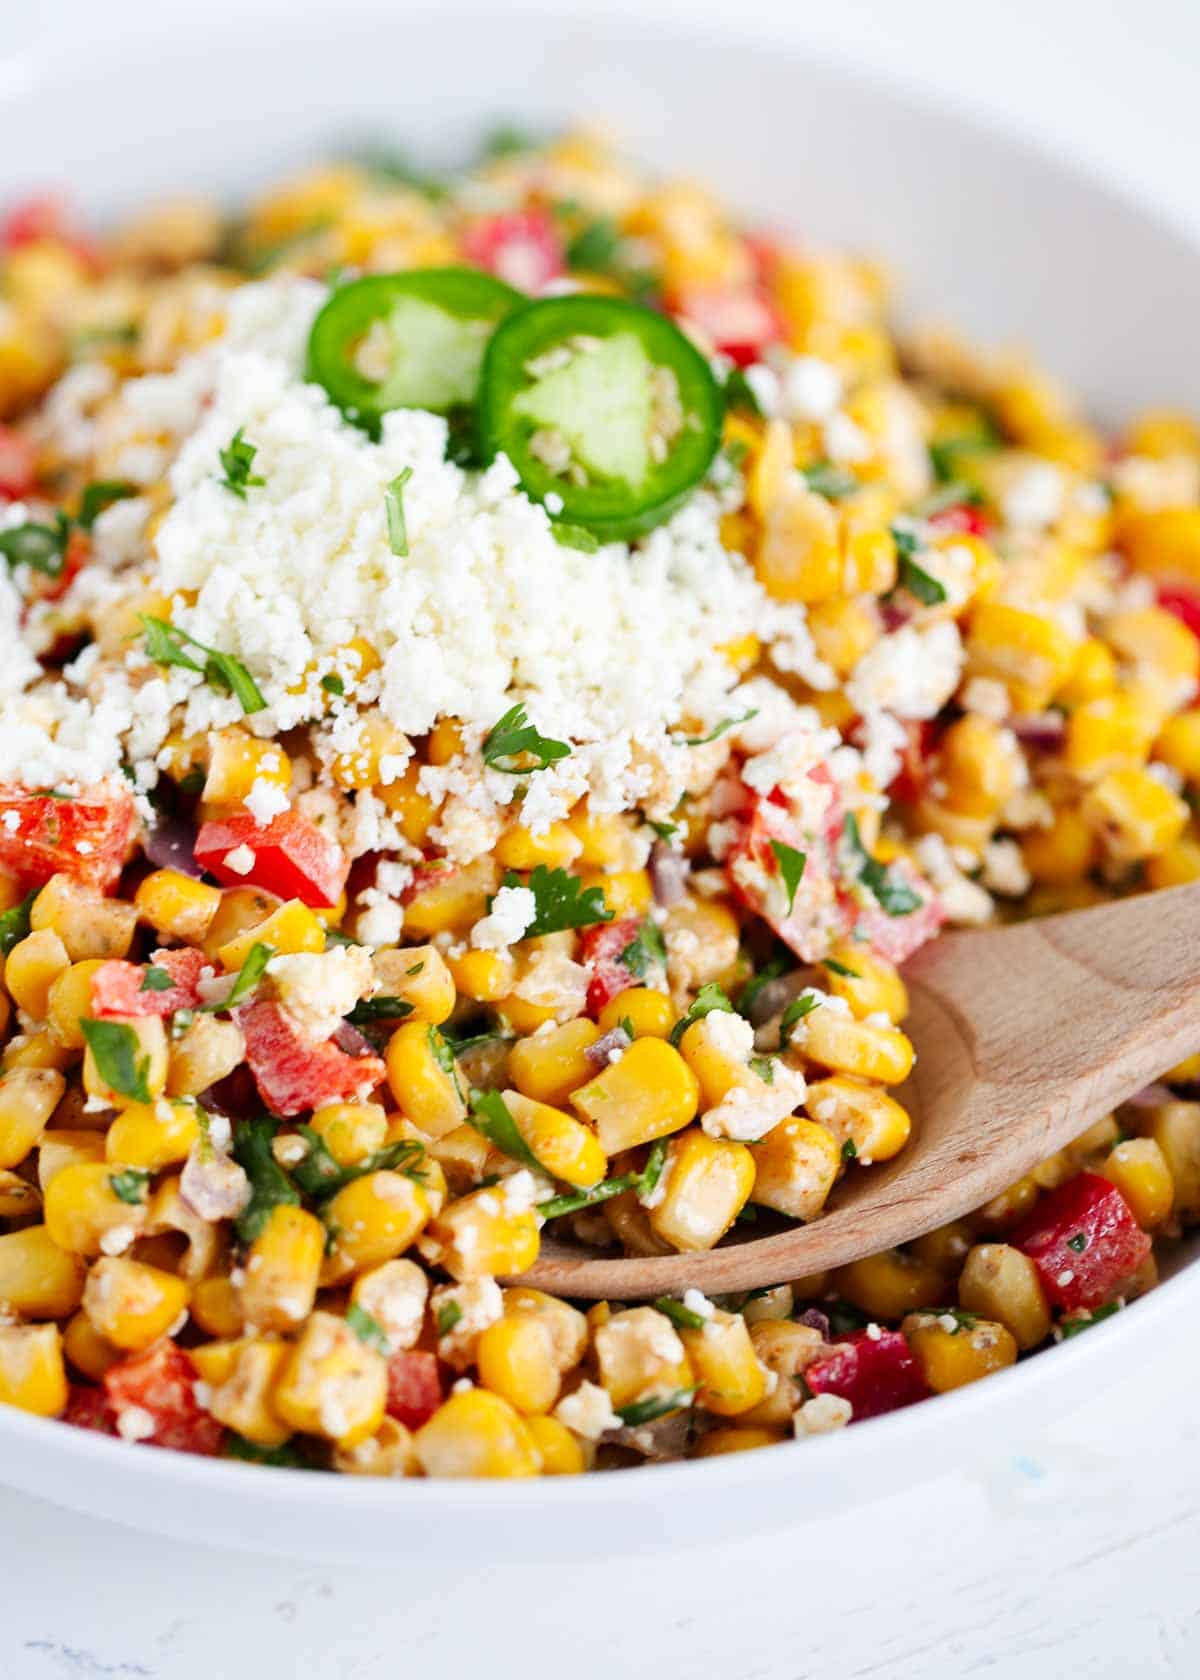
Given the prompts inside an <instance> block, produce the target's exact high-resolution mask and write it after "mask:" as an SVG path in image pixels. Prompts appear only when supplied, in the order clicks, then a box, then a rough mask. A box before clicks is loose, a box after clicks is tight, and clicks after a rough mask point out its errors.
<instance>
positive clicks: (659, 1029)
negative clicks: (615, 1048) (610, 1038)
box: [597, 986, 677, 1038]
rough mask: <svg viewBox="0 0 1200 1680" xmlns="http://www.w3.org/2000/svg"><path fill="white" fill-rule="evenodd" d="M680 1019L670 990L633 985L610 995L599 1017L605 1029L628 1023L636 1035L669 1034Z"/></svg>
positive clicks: (607, 1030)
mask: <svg viewBox="0 0 1200 1680" xmlns="http://www.w3.org/2000/svg"><path fill="white" fill-rule="evenodd" d="M676 1019H677V1015H676V1010H675V1005H674V1004H673V1003H672V1002H671V999H670V998H669V997H668V995H667V993H666V992H659V991H656V990H655V989H654V988H653V987H652V986H630V987H628V988H627V989H626V990H625V991H623V992H618V993H617V995H616V997H613V998H609V1000H608V1002H607V1003H606V1004H605V1005H604V1008H603V1009H602V1010H601V1011H600V1014H599V1016H598V1017H597V1022H598V1025H599V1027H600V1031H601V1032H602V1033H607V1032H611V1031H612V1030H613V1028H614V1027H619V1026H621V1025H623V1024H627V1025H628V1026H629V1027H630V1028H632V1031H633V1037H634V1038H668V1037H670V1033H671V1028H672V1027H673V1026H674V1025H675V1021H676Z"/></svg>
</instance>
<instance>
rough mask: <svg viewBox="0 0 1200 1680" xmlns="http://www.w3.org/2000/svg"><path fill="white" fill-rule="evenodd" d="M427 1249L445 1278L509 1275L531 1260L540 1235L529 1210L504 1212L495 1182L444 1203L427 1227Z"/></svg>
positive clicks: (526, 1265)
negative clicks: (493, 1186) (443, 1272)
mask: <svg viewBox="0 0 1200 1680" xmlns="http://www.w3.org/2000/svg"><path fill="white" fill-rule="evenodd" d="M429 1236H430V1238H431V1239H432V1240H431V1243H430V1252H431V1253H432V1254H434V1256H435V1258H436V1260H437V1263H438V1264H439V1265H441V1266H444V1267H445V1269H446V1270H447V1271H448V1272H449V1273H450V1275H451V1277H453V1278H456V1279H458V1280H459V1281H460V1282H461V1281H462V1280H463V1279H465V1278H477V1277H486V1276H489V1275H491V1276H500V1277H505V1276H508V1277H513V1276H515V1275H516V1274H517V1273H519V1272H526V1271H528V1270H529V1268H530V1266H532V1265H533V1262H534V1261H535V1260H536V1259H537V1256H538V1249H539V1247H540V1239H539V1236H538V1225H537V1219H536V1217H535V1216H534V1214H533V1213H532V1212H531V1211H530V1212H513V1213H509V1212H507V1211H506V1210H505V1206H504V1199H503V1191H502V1189H501V1188H500V1187H499V1186H497V1187H495V1188H492V1187H490V1186H489V1187H488V1188H487V1189H484V1190H475V1191H472V1193H471V1194H470V1195H467V1196H460V1197H459V1198H458V1200H457V1201H453V1202H449V1203H447V1205H446V1206H445V1207H444V1208H443V1209H442V1210H441V1212H440V1213H439V1214H438V1216H437V1218H436V1219H435V1220H434V1221H433V1223H432V1224H431V1225H430V1227H429Z"/></svg>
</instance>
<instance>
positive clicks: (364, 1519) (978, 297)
mask: <svg viewBox="0 0 1200 1680" xmlns="http://www.w3.org/2000/svg"><path fill="white" fill-rule="evenodd" d="M89 10H90V9H89ZM305 14H307V15H305ZM84 16H85V14H84V12H83V11H82V8H80V9H79V10H78V11H76V12H75V13H74V18H73V27H72V28H71V30H69V31H63V32H62V34H61V35H60V36H59V37H58V38H54V39H50V40H45V41H42V42H41V43H39V44H35V46H34V48H33V49H32V50H30V51H28V52H26V53H22V54H20V55H14V56H13V57H11V58H10V59H9V61H8V62H7V63H6V64H0V199H5V198H11V197H14V196H18V195H20V194H21V193H22V192H23V191H26V190H28V189H29V188H30V187H31V186H37V185H42V184H46V183H61V184H62V185H64V186H66V187H68V188H69V189H70V190H71V192H72V194H73V196H74V197H75V199H76V200H77V202H78V203H79V204H80V205H81V206H82V207H83V208H84V210H85V211H87V212H88V213H90V214H102V213H104V212H105V211H107V210H110V209H113V208H118V207H128V206H130V205H133V204H136V203H138V202H141V201H145V200H146V199H149V198H153V197H154V196H156V195H159V194H164V193H169V192H174V191H177V190H179V189H180V188H183V187H192V188H202V189H204V188H206V189H215V190H217V191H220V192H223V193H226V194H229V195H232V194H234V193H235V192H237V191H240V190H243V189H245V188H246V187H248V186H253V185H256V184H258V183H260V182H262V181H264V180H266V179H269V178H270V176H271V175H272V173H273V172H276V171H278V170H280V169H284V168H288V167H290V166H292V165H294V164H296V163H297V162H298V161H300V160H301V159H303V158H304V157H307V156H317V155H319V154H320V152H321V150H322V147H323V145H328V144H329V143H330V142H331V141H336V140H338V139H344V138H346V137H348V136H357V137H360V138H361V137H363V136H370V137H379V136H386V137H389V138H396V139H404V140H413V141H415V142H418V149H419V150H423V151H425V152H426V153H433V154H434V155H438V154H440V155H442V156H453V155H455V154H456V153H457V154H459V155H462V154H465V152H466V151H467V149H468V146H469V144H470V142H471V141H473V140H474V139H476V138H477V137H478V135H479V133H480V131H481V129H482V128H483V127H484V126H485V125H486V123H487V122H488V121H489V120H490V119H495V118H503V117H510V118H514V119H517V120H520V121H522V122H528V123H529V124H530V125H531V126H533V127H537V126H538V125H539V124H551V123H554V122H556V121H561V120H562V119H566V118H571V117H578V116H584V117H589V118H593V119H602V120H605V121H607V122H608V123H610V124H611V125H612V127H613V128H614V129H615V131H616V132H617V133H618V134H619V135H620V136H621V137H622V139H623V140H625V141H627V142H628V145H629V147H630V149H631V151H633V152H634V153H635V154H641V155H644V156H646V157H647V158H649V159H650V160H651V161H653V162H655V163H660V164H663V165H665V166H667V167H670V168H674V169H683V170H685V171H687V172H688V173H689V174H692V175H696V176H698V177H701V178H706V179H708V180H711V181H712V182H714V183H715V184H716V185H717V186H718V187H720V188H721V189H722V190H723V191H725V192H727V193H728V194H729V195H730V197H731V199H732V200H733V202H735V203H737V204H740V205H745V206H748V207H749V208H750V209H752V210H753V211H755V212H756V213H758V214H759V215H761V216H762V218H763V219H764V221H766V222H767V223H776V224H778V225H780V226H782V227H786V228H789V229H791V230H793V231H796V232H799V233H801V234H805V235H809V234H811V236H812V238H813V239H814V240H817V241H823V240H829V241H838V242H843V243H847V244H850V245H853V246H857V247H860V248H861V249H863V250H864V251H868V252H871V253H878V254H879V255H880V256H882V257H884V258H885V259H887V260H888V261H889V262H890V263H891V264H893V265H894V267H895V269H896V271H897V272H898V273H899V274H900V275H901V276H902V278H903V280H904V283H905V292H904V296H905V301H906V304H907V305H908V306H909V307H911V309H912V310H913V311H914V312H916V313H927V312H931V311H932V312H936V313H937V314H938V315H939V316H940V317H943V318H946V319H949V320H952V321H954V322H956V323H957V324H959V325H960V326H962V327H963V328H965V329H966V330H967V331H969V332H972V333H975V334H978V335H979V336H980V337H981V338H982V339H984V340H986V341H991V342H1007V341H1009V340H1012V339H1016V340H1020V341H1024V342H1026V343H1028V344H1029V345H1030V346H1032V347H1034V348H1035V349H1036V350H1037V351H1038V353H1039V354H1040V355H1041V356H1042V358H1043V359H1044V360H1045V361H1046V362H1047V363H1048V365H1049V366H1050V367H1051V368H1052V369H1053V370H1054V371H1055V372H1057V373H1059V374H1060V375H1061V376H1062V377H1063V378H1064V379H1065V380H1067V381H1068V383H1070V384H1071V385H1072V386H1073V387H1074V388H1075V389H1077V390H1079V391H1081V392H1082V393H1083V394H1084V396H1085V397H1086V398H1087V400H1088V402H1089V403H1090V404H1092V406H1093V407H1094V409H1095V410H1096V412H1097V413H1098V414H1100V415H1101V416H1102V417H1104V416H1111V417H1113V418H1117V417H1119V416H1121V415H1122V414H1127V413H1128V412H1129V411H1130V410H1132V409H1134V408H1136V407H1137V406H1139V405H1140V404H1143V403H1150V402H1164V401H1170V402H1178V403H1182V404H1185V405H1188V406H1190V407H1192V408H1193V409H1197V410H1200V362H1198V361H1197V360H1196V358H1194V357H1186V356H1184V355H1183V354H1182V350H1183V347H1184V346H1186V345H1188V344H1189V343H1191V342H1192V335H1193V331H1194V307H1195V298H1196V297H1197V296H1198V295H1200V251H1198V250H1197V249H1196V247H1195V246H1194V245H1192V244H1190V243H1189V242H1187V241H1186V240H1185V239H1184V238H1182V237H1181V236H1180V235H1178V234H1176V233H1175V232H1173V231H1171V230H1170V229H1169V228H1167V227H1166V226H1164V225H1163V224H1162V223H1160V222H1158V221H1156V220H1155V219H1153V218H1152V217H1151V216H1149V215H1147V214H1146V213H1145V212H1144V211H1143V210H1141V209H1139V208H1138V207H1137V206H1136V205H1135V204H1134V203H1132V202H1130V201H1129V200H1127V199H1124V198H1122V197H1120V196H1118V195H1117V194H1115V193H1113V192H1112V191H1110V190H1108V189H1107V188H1106V187H1104V186H1103V185H1102V184H1100V183H1097V182H1095V181H1091V180H1089V179H1086V178H1085V177H1083V176H1082V175H1080V174H1078V173H1076V172H1074V171H1072V170H1070V169H1068V168H1065V167H1064V166H1063V165H1062V164H1061V163H1060V162H1057V161H1056V160H1055V159H1054V158H1053V157H1051V156H1048V155H1047V154H1045V153H1044V152H1041V151H1038V150H1035V149H1033V148H1031V147H1029V146H1028V145H1027V144H1025V143H1024V142H1022V141H1021V140H1020V139H1019V138H1016V137H1014V136H1011V135H1003V134H1000V133H995V132H992V131H990V130H988V129H985V128H982V127H980V126H978V125H977V124H976V123H974V122H973V121H971V120H969V119H968V118H966V117H964V116H963V115H962V114H961V113H955V112H952V111H949V110H946V109H943V108H940V107H938V106H936V105H931V104H929V103H917V102H914V101H913V100H912V99H911V98H909V97H907V96H904V95H901V94H899V93H897V92H896V91H894V90H893V89H891V88H889V87H887V86H885V85H881V84H879V83H877V82H868V81H864V80H860V79H859V78H858V77H856V76H853V75H851V74H849V73H847V72H845V71H844V70H840V69H835V68H832V67H831V66H830V65H828V64H819V63H813V62H810V61H808V60H806V59H804V58H800V57H797V56H794V55H792V54H789V53H786V52H782V51H781V50H780V49H779V48H777V47H771V48H769V49H768V48H764V47H763V46H761V45H754V44H753V43H750V42H744V41H739V40H736V39H732V38H728V37H725V36H722V37H721V38H719V39H717V38H711V37H710V38H680V37H678V36H676V35H674V34H671V33H669V32H667V31H663V30H657V29H653V30H652V29H641V28H633V27H631V26H630V25H628V24H625V23H620V22H604V21H601V20H599V19H597V20H595V21H592V22H590V23H587V24H586V25H585V24H581V23H579V22H578V21H576V22H573V23H572V24H570V25H569V26H567V27H565V28H564V27H563V25H562V24H561V22H557V21H556V20H555V18H554V16H553V14H552V13H540V14H539V13H527V14H521V13H518V12H515V11H514V10H512V9H510V8H508V7H507V6H506V7H504V8H503V10H502V11H501V12H498V13H489V12H483V11H474V12H473V11H468V10H463V9H460V8H459V7H457V6H454V5H444V6H443V7H442V8H441V9H440V10H439V11H438V12H437V13H436V14H429V15H420V14H417V15H414V14H413V13H412V12H410V11H409V10H408V9H407V8H403V9H400V8H397V9H395V10H391V9H389V8H387V7H386V6H383V5H380V6H370V5H364V4H362V3H361V0H341V3H339V4H337V5H323V6H317V5H315V4H310V5H309V6H308V7H306V8H304V9H303V11H302V10H301V9H300V8H297V7H294V6H289V7H287V8H284V7H282V6H281V5H278V4H271V3H270V0H241V4H240V5H238V6H237V7H236V8H229V9H226V8H223V7H222V6H221V5H214V6H211V7H194V8H193V7H189V8H187V10H186V12H184V11H182V10H176V9H175V8H168V7H163V8H161V11H160V16H159V18H158V20H157V21H155V20H153V19H152V18H151V17H150V16H149V14H148V8H144V7H143V6H141V5H132V4H130V3H129V0H109V3H108V4H107V5H106V6H105V7H104V8H103V9H102V11H101V12H100V13H98V14H97V15H96V22H95V25H94V28H93V29H89V28H87V27H86V25H85V24H84V22H83V18H84ZM231 31H232V33H231ZM1194 1248H1195V1245H1194V1244H1193V1245H1192V1249H1193V1251H1194ZM1187 1257H1188V1251H1187V1250H1184V1251H1182V1252H1181V1254H1180V1256H1179V1259H1180V1261H1181V1262H1184V1261H1186V1259H1187ZM1198 1297H1200V1266H1187V1265H1186V1264H1180V1265H1179V1266H1177V1267H1176V1275H1175V1276H1173V1277H1172V1278H1171V1279H1170V1280H1169V1281H1168V1282H1167V1283H1165V1284H1164V1285H1163V1286H1162V1287H1161V1288H1160V1289H1158V1290H1156V1291H1155V1292H1154V1293H1153V1294H1152V1295H1150V1296H1149V1297H1147V1298H1146V1299H1145V1300H1143V1301H1139V1302H1138V1303H1137V1304H1136V1305H1135V1306H1133V1307H1132V1308H1131V1309H1130V1310H1129V1311H1128V1312H1127V1313H1122V1314H1120V1315H1118V1316H1117V1317H1116V1318H1114V1319H1111V1320H1109V1321H1107V1322H1106V1323H1104V1324H1102V1325H1099V1326H1098V1327H1097V1328H1096V1329H1095V1330H1092V1331H1090V1332H1089V1333H1088V1334H1087V1335H1085V1336H1081V1337H1079V1338H1077V1339H1075V1340H1073V1341H1071V1342H1069V1343H1067V1344H1065V1345H1064V1346H1062V1347H1061V1348H1058V1349H1054V1350H1051V1351H1048V1352H1047V1353H1045V1354H1042V1355H1039V1356H1038V1357H1036V1358H1034V1359H1032V1360H1030V1361H1029V1362H1027V1363H1025V1364H1022V1365H1020V1366H1018V1367H1016V1368H1015V1369H1013V1370H1011V1371H1007V1372H1005V1373H1003V1374H1002V1375H1000V1376H996V1377H993V1378H991V1379H989V1380H988V1381H987V1382H985V1383H982V1384H978V1385H976V1386H975V1387H973V1388H969V1389H965V1390H960V1391H959V1392H958V1393H957V1394H954V1395H949V1396H945V1397H943V1398H940V1399H937V1400H930V1401H927V1402H925V1403H924V1404H923V1405H920V1406H916V1407H913V1408H911V1409H910V1410H907V1411H904V1412H899V1413H894V1414H893V1415H891V1416H890V1417H886V1418H881V1419H878V1420H876V1421H874V1422H870V1423H865V1424H861V1425H858V1426H856V1427H854V1428H852V1429H850V1430H848V1431H845V1432H843V1433H842V1434H841V1435H839V1436H831V1437H828V1438H826V1439H824V1440H816V1441H810V1442H805V1443H803V1444H797V1445H793V1446H780V1447H776V1448H774V1449H772V1450H770V1451H765V1452H755V1453H742V1454H737V1455H735V1456H731V1457H726V1458H720V1459H713V1460H710V1461H708V1462H705V1463H695V1464H679V1465H670V1466H664V1467H660V1468H653V1469H643V1470H639V1471H636V1472H633V1473H628V1474H609V1475H601V1476H593V1477H580V1478H564V1479H561V1480H548V1481H545V1482H532V1483H490V1484H489V1483H484V1482H458V1483H454V1482H435V1481H430V1482H421V1481H415V1482H396V1483H388V1482H384V1483H377V1482H372V1481H369V1480H360V1479H356V1478H350V1477H336V1476H316V1475H304V1474H300V1473H296V1472H289V1471H281V1470H267V1469H261V1468H258V1467H253V1466H245V1465H241V1464H236V1463H230V1462H223V1461H213V1460H208V1459H199V1458H189V1457H186V1456H183V1455H181V1454H175V1453H169V1452H158V1451H149V1450H139V1449H137V1448H134V1447H130V1446H127V1445H126V1444H124V1443H122V1442H118V1441H113V1440H110V1439H107V1438H105V1437H102V1436H100V1435H96V1434H91V1433H88V1432H85V1431H81V1430H74V1429H68V1428H64V1427H63V1426H61V1425H59V1424H57V1423H50V1422H44V1421H42V1420H40V1419H36V1418H32V1417H29V1416H26V1415H25V1414H23V1413H19V1412H16V1411H13V1410H10V1409H8V1408H4V1407H0V1479H3V1480H4V1481H6V1482H8V1483H9V1484H11V1485H12V1486H14V1487H17V1488H22V1489H26V1490H28V1491H29V1492H30V1493H34V1494H39V1495H42V1496H43V1497H46V1498H49V1499H52V1500H55V1501H57V1502H59V1503H60V1504H63V1505H67V1506H70V1507H73V1508H75V1509H78V1510H82V1511H88V1512H91V1513H93V1514H95V1515H98V1516H107V1517H113V1518H116V1519H118V1520H121V1521H125V1522H129V1523H133V1524H137V1525H139V1526H143V1527H147V1528H153V1529H157V1530H160V1531H162V1532H164V1533H168V1534H173V1535H178V1536H180V1537H184V1538H189V1539H197V1540H208V1541H214V1542H218V1543H220V1544H223V1545H227V1546H235V1547H244V1548H249V1549H264V1550H277V1551H282V1552H290V1553H302V1554H307V1555H318V1556H325V1557H341V1558H350V1557H361V1558H368V1557H369V1558H371V1559H372V1560H374V1561H379V1560H381V1559H382V1558H384V1557H385V1556H387V1555H388V1554H389V1553H397V1554H398V1553H404V1552H406V1551H408V1552H411V1551H412V1550H414V1549H417V1548H419V1549H420V1550H421V1551H422V1553H423V1554H426V1555H431V1556H432V1555H440V1554H443V1553H444V1555H445V1557H446V1559H447V1561H453V1563H454V1565H455V1566H456V1567H457V1568H458V1569H459V1570H460V1571H461V1570H462V1569H464V1568H469V1567H470V1566H471V1565H472V1564H473V1563H475V1562H476V1561H478V1562H480V1563H486V1562H487V1561H490V1560H491V1559H494V1558H495V1557H497V1556H504V1555H506V1553H508V1552H509V1550H510V1549H515V1548H519V1551H520V1554H521V1556H522V1557H523V1558H525V1559H536V1558H538V1557H541V1556H544V1557H547V1558H550V1557H561V1556H562V1553H563V1550H564V1548H566V1549H569V1551H570V1553H571V1554H572V1555H573V1556H574V1557H576V1558H579V1559H583V1558H585V1557H590V1556H597V1555H602V1554H607V1553H625V1552H630V1551H634V1550H641V1549H647V1548H651V1547H654V1546H658V1545H662V1544H671V1545H681V1544H687V1543H689V1542H696V1541H697V1540H700V1539H703V1538H705V1537H711V1536H712V1535H713V1534H715V1533H719V1534H721V1535H723V1536H730V1535H734V1534H736V1533H738V1532H741V1531H748V1530H751V1529H755V1530H757V1529H764V1528H769V1527H773V1526H781V1525H784V1524H791V1523H795V1522H797V1521H798V1520H800V1519H802V1518H805V1517H810V1516H819V1515H821V1514H823V1513H825V1512H828V1511H829V1510H831V1509H834V1508H839V1507H846V1506H849V1505H853V1504H856V1503H863V1502H865V1501H866V1500H868V1499H870V1498H872V1497H874V1496H875V1495H877V1494H879V1493H881V1492H884V1491H887V1490H889V1489H893V1488H896V1487H898V1486H900V1485H902V1484H904V1483H905V1482H914V1481H918V1480H920V1479H922V1478H923V1477H924V1476H925V1475H926V1474H927V1467H928V1466H929V1465H931V1464H936V1465H937V1467H938V1469H939V1470H941V1469H945V1468H947V1467H948V1466H949V1465H951V1464H953V1463H955V1462H966V1461H968V1460H969V1459H970V1458H972V1457H973V1456H976V1455H977V1454H979V1452H980V1449H981V1446H982V1443H983V1442H984V1440H985V1438H986V1441H987V1445H988V1449H989V1452H990V1451H993V1450H994V1449H995V1446H996V1443H997V1439H998V1437H1002V1436H1004V1435H1006V1434H1011V1435H1013V1436H1016V1435H1017V1434H1019V1432H1020V1431H1021V1430H1022V1429H1026V1428H1028V1427H1030V1426H1031V1425H1032V1424H1035V1423H1036V1422H1037V1420H1038V1419H1040V1418H1044V1417H1045V1415H1046V1413H1047V1411H1048V1410H1050V1409H1054V1410H1061V1411H1065V1410H1069V1409H1070V1407H1071V1405H1072V1402H1073V1399H1074V1398H1075V1397H1076V1396H1078V1395H1082V1393H1083V1392H1084V1388H1085V1385H1087V1386H1091V1385H1092V1384H1095V1383H1097V1382H1102V1381H1103V1378H1104V1372H1105V1370H1106V1369H1110V1370H1111V1369H1112V1368H1113V1367H1112V1366H1111V1365H1109V1366H1107V1367H1106V1365H1105V1362H1106V1361H1117V1360H1120V1361H1121V1362H1122V1364H1123V1366H1124V1367H1125V1368H1128V1367H1129V1362H1130V1361H1131V1360H1135V1359H1136V1358H1137V1357H1138V1353H1139V1350H1140V1349H1143V1348H1149V1346H1150V1345H1151V1343H1152V1340H1157V1339H1158V1338H1159V1337H1161V1336H1162V1334H1163V1331H1164V1326H1165V1325H1166V1324H1167V1322H1168V1319H1169V1318H1170V1317H1171V1316H1172V1315H1173V1321H1174V1323H1175V1324H1178V1323H1180V1322H1181V1319H1182V1314H1185V1313H1186V1312H1187V1311H1189V1310H1191V1311H1193V1312H1194V1311H1195V1310H1196V1304H1197V1299H1198ZM1181 1374H1182V1372H1181Z"/></svg>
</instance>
